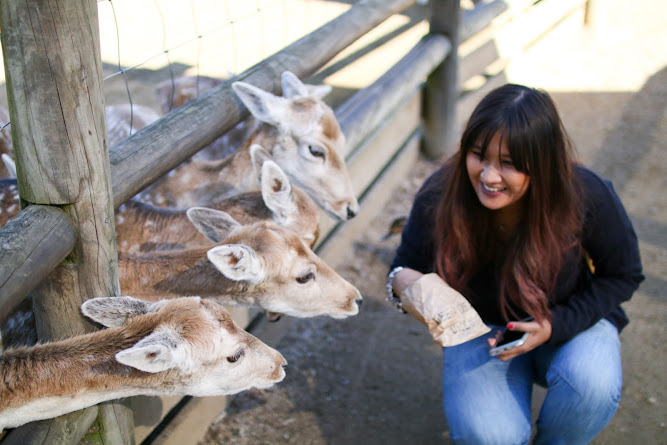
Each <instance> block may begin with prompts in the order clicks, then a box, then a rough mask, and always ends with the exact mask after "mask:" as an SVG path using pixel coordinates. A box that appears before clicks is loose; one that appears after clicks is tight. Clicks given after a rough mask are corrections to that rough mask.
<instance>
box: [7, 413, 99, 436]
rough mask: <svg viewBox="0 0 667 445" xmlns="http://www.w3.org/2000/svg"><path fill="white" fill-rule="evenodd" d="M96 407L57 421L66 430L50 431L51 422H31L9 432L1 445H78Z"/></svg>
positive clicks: (93, 416)
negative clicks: (31, 444)
mask: <svg viewBox="0 0 667 445" xmlns="http://www.w3.org/2000/svg"><path fill="white" fill-rule="evenodd" d="M97 414H98V410H97V406H91V407H88V408H86V409H82V410H81V411H76V412H74V413H69V414H66V415H64V416H61V417H60V418H59V419H61V421H63V422H65V425H66V428H60V429H58V430H52V429H51V427H52V425H51V422H49V421H46V420H43V421H41V422H32V423H29V424H27V425H25V426H23V427H21V428H16V429H13V430H11V432H10V433H9V434H7V435H6V436H5V437H4V438H2V437H1V436H0V438H2V445H26V444H29V443H34V444H43V445H59V444H65V443H72V444H75V443H79V442H80V441H81V439H83V437H84V436H85V435H86V433H87V432H88V428H89V426H90V425H91V424H92V423H93V422H94V421H95V418H96V417H97Z"/></svg>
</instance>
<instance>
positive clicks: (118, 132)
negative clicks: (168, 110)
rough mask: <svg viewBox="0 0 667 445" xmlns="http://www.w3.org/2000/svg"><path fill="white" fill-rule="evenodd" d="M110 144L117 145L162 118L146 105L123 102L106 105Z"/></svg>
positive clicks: (105, 111) (105, 115)
mask: <svg viewBox="0 0 667 445" xmlns="http://www.w3.org/2000/svg"><path fill="white" fill-rule="evenodd" d="M104 113H105V114H104V117H105V120H106V124H107V140H108V141H109V146H112V145H115V144H117V143H119V142H121V141H123V140H125V139H127V138H129V137H130V136H132V135H133V134H134V133H136V132H137V131H139V130H141V129H142V128H144V127H147V126H148V125H150V124H152V123H153V122H155V121H156V120H158V119H159V118H160V115H159V114H157V113H156V112H155V111H154V110H153V109H152V108H150V107H147V106H145V105H137V104H121V105H108V106H106V107H104Z"/></svg>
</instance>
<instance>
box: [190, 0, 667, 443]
mask: <svg viewBox="0 0 667 445" xmlns="http://www.w3.org/2000/svg"><path fill="white" fill-rule="evenodd" d="M603 7H604V8H605V9H602V8H603ZM665 17H667V7H666V6H665V5H664V4H663V3H660V2H659V1H650V0H642V1H638V2H622V1H620V0H613V1H609V2H605V3H604V6H603V4H602V3H601V2H598V10H597V11H596V15H595V16H594V21H593V23H592V25H591V26H590V27H588V28H583V29H579V30H577V31H576V32H573V33H572V34H571V35H570V36H569V37H568V38H567V39H563V38H562V36H560V37H558V38H557V39H551V40H549V39H547V40H545V41H543V42H541V43H539V44H537V45H536V46H534V47H533V48H531V49H530V50H529V51H528V52H527V53H526V54H525V55H524V56H523V57H521V58H520V59H518V60H517V61H516V62H513V64H512V65H511V66H510V67H509V69H508V70H507V75H508V80H509V81H511V82H516V83H524V84H527V85H531V86H537V87H541V88H545V89H546V90H547V91H549V92H550V93H551V94H552V95H553V97H554V98H555V100H556V102H557V105H558V107H559V110H560V112H561V115H562V117H563V120H564V122H565V125H566V127H567V128H568V130H569V132H570V135H571V136H572V138H573V140H574V142H575V144H576V146H577V147H578V149H579V152H580V155H581V159H582V160H583V161H584V162H585V163H586V164H588V165H590V166H591V167H592V168H594V169H595V170H597V171H598V172H599V173H600V174H602V175H603V176H605V177H607V178H610V179H611V180H612V181H613V182H614V185H615V188H616V190H617V191H618V193H619V195H620V196H621V198H622V199H623V202H624V204H625V206H626V209H627V210H628V213H629V214H630V216H631V218H632V221H633V223H634V226H635V229H636V231H637V233H638V236H639V239H640V242H641V252H642V259H643V263H644V270H645V274H646V281H645V282H644V283H643V284H642V285H641V287H640V289H639V291H638V292H637V293H636V294H635V295H634V297H633V299H632V300H631V301H630V302H628V303H626V304H625V305H624V308H625V309H626V311H627V313H628V314H629V316H630V319H631V323H630V325H629V326H628V327H627V328H626V329H625V330H624V331H623V332H622V335H621V342H622V351H623V369H624V386H623V396H622V400H621V404H620V408H619V410H618V413H617V414H616V416H615V417H614V419H613V420H612V421H611V423H610V424H609V426H608V427H607V428H606V429H605V430H604V431H603V432H602V434H601V435H600V436H599V437H598V438H596V439H595V441H594V443H595V444H625V443H633V444H666V443H667V439H666V438H667V433H666V428H665V421H666V418H665V417H666V410H665V372H664V370H665V369H667V363H666V360H665V354H664V351H665V321H666V314H667V311H666V307H667V306H666V305H665V296H666V295H667V201H665V199H664V195H663V193H664V190H665V189H666V187H667V179H666V178H667V176H666V175H667V142H666V141H667V125H666V123H667V121H666V118H667V116H666V114H665V104H666V103H667V68H666V66H667V54H666V52H665V47H664V45H663V44H662V43H664V42H665V41H667V26H665V25H667V23H666V22H665ZM660 42H662V43H660ZM438 162H439V161H427V160H425V159H420V160H419V162H418V164H417V166H416V169H415V171H414V174H413V175H411V177H409V178H408V179H406V180H405V182H404V183H403V184H401V186H400V187H399V188H398V189H397V190H395V191H394V192H393V193H391V199H389V196H387V205H386V206H385V211H384V212H383V213H382V214H379V215H377V217H376V218H375V219H374V221H373V223H372V224H371V226H370V227H368V229H367V230H366V231H365V232H364V233H360V234H359V238H358V241H357V243H356V245H355V248H354V250H353V251H351V252H349V254H348V255H347V257H346V258H344V259H342V261H341V265H340V266H339V267H338V271H339V273H341V274H342V275H343V276H344V277H345V278H347V279H348V280H349V281H351V282H352V283H354V284H355V285H356V286H357V287H358V288H359V289H360V291H361V292H362V294H363V295H364V297H365V302H364V306H363V308H362V311H361V312H360V314H359V315H358V316H356V317H353V318H351V319H346V320H342V321H340V320H332V319H328V318H315V319H302V320H297V321H296V322H295V323H294V324H293V325H292V327H291V328H290V330H289V331H288V333H287V335H286V336H285V337H283V338H282V339H281V341H280V342H279V343H278V344H277V345H275V346H276V347H277V348H278V349H279V350H280V351H281V352H282V354H283V355H284V356H285V358H286V359H287V360H288V362H289V365H288V367H287V377H286V379H285V380H284V381H283V382H282V383H280V384H278V385H276V386H275V387H274V388H271V389H269V390H262V391H257V390H252V391H247V392H245V393H241V394H239V395H237V396H235V397H234V398H233V399H232V400H231V402H230V404H229V406H228V408H227V409H226V411H225V412H224V413H221V415H220V417H219V419H218V421H216V422H215V423H214V424H212V425H211V427H210V429H209V431H208V433H207V435H206V437H205V439H204V440H203V441H202V442H201V443H202V444H216V443H217V444H223V443H224V444H248V445H249V444H253V445H254V444H279V443H285V444H313V445H320V444H332V445H335V444H382V445H388V444H436V443H449V439H448V437H447V424H446V421H445V418H444V414H443V410H442V407H441V381H440V378H441V376H440V368H441V350H440V349H439V348H438V347H437V346H436V345H434V344H433V342H432V341H431V339H430V337H429V336H428V333H427V331H426V329H425V328H424V327H423V326H422V325H420V324H419V323H418V322H416V321H415V320H413V319H412V318H410V317H409V316H407V315H403V314H400V313H398V312H397V311H396V310H395V309H394V308H393V307H392V306H390V305H389V304H388V303H386V302H385V301H384V279H385V275H386V273H387V270H388V263H389V262H390V261H391V259H392V257H393V251H394V249H395V248H396V246H397V245H398V242H399V239H398V237H393V238H390V239H388V240H385V241H383V240H382V236H383V235H384V234H385V232H386V231H387V228H388V225H389V222H390V221H391V220H392V219H393V218H395V217H397V216H402V215H406V214H407V213H408V212H409V210H410V205H411V201H412V198H413V196H414V193H415V192H416V190H417V188H418V187H419V185H420V184H421V182H422V181H423V179H424V178H425V177H426V176H427V175H428V174H429V173H430V172H431V171H433V170H434V169H435V168H436V167H437V165H438ZM279 323H280V322H279ZM539 402H540V400H539V392H538V393H537V396H536V401H535V405H537V404H539Z"/></svg>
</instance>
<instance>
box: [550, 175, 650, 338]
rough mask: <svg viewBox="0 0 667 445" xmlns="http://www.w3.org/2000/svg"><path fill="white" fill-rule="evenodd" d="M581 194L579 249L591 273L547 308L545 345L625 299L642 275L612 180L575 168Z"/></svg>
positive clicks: (577, 329)
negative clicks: (549, 328)
mask: <svg viewBox="0 0 667 445" xmlns="http://www.w3.org/2000/svg"><path fill="white" fill-rule="evenodd" d="M578 172H579V174H580V178H581V179H582V186H583V187H584V194H585V196H586V201H585V209H586V213H585V216H584V218H585V219H584V228H583V229H584V230H583V237H582V247H583V248H584V249H585V251H586V252H587V253H588V255H589V256H590V258H591V259H592V261H593V266H594V269H595V270H594V272H593V274H592V276H591V278H590V279H589V280H587V282H586V285H585V286H582V287H579V288H578V290H577V291H576V293H575V294H574V295H572V296H571V297H570V298H569V299H568V300H567V302H566V303H564V304H559V305H556V306H555V307H553V308H552V334H551V339H550V340H549V342H550V343H553V344H559V343H562V342H565V341H567V340H569V339H571V338H572V337H574V336H575V335H577V334H578V333H579V332H582V331H584V330H586V329H588V328H589V327H591V326H593V325H594V324H595V323H597V322H598V321H599V320H601V319H602V318H604V317H605V316H607V315H608V314H610V313H611V312H612V311H614V310H616V309H618V308H619V307H620V304H621V303H622V302H624V301H628V300H629V299H630V298H631V297H632V294H633V293H634V292H635V290H637V288H638V287H639V283H641V282H642V281H643V279H644V275H643V274H642V264H641V259H640V255H639V243H638V240H637V235H636V234H635V231H634V228H633V227H632V222H631V221H630V218H629V217H628V215H627V213H626V211H625V208H624V207H623V204H622V203H621V200H620V198H619V197H618V195H617V194H616V192H615V191H614V188H613V186H612V184H611V182H609V181H606V180H604V179H602V178H601V177H599V176H598V175H596V174H595V173H593V172H592V171H590V170H587V169H583V168H579V169H578Z"/></svg>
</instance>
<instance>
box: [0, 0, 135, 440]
mask: <svg viewBox="0 0 667 445" xmlns="http://www.w3.org/2000/svg"><path fill="white" fill-rule="evenodd" d="M0 26H1V28H2V45H3V54H4V58H5V60H4V61H5V71H6V72H7V96H8V103H9V111H10V117H11V122H12V126H11V131H12V141H13V144H14V155H15V159H16V166H17V180H18V185H19V194H20V196H21V198H22V200H24V201H27V202H29V203H35V204H49V205H59V206H62V210H64V211H65V213H66V214H67V215H68V216H69V218H70V220H71V221H72V222H73V223H74V226H75V227H76V231H77V233H78V237H77V241H76V244H75V247H74V250H73V251H72V254H71V255H70V256H69V257H68V258H67V260H66V261H67V264H65V265H61V266H59V267H57V268H56V269H55V270H54V272H52V273H51V274H49V275H48V276H47V277H46V278H45V279H44V280H43V281H42V282H41V283H39V285H38V286H37V287H35V289H33V291H32V296H33V305H34V310H35V321H36V326H37V335H38V337H39V339H40V340H42V341H48V340H53V339H61V338H66V337H72V336H74V335H77V334H82V333H85V332H90V331H92V330H94V329H97V328H96V327H95V325H94V324H93V323H92V322H91V321H90V320H87V319H85V318H84V317H83V316H82V315H81V312H80V306H81V303H83V302H84V301H85V300H87V299H89V298H92V297H97V296H113V295H118V291H119V289H118V287H119V286H118V265H117V261H118V255H117V252H116V241H115V228H114V209H113V200H112V195H111V177H110V172H109V158H108V150H107V146H106V125H105V117H104V97H103V94H102V62H101V59H100V42H99V26H98V23H97V2H96V0H60V1H51V2H47V3H45V2H43V1H41V0H26V1H7V2H0ZM82 42H85V43H86V44H85V45H82V44H81V43H82ZM98 412H99V419H100V420H99V423H100V424H101V428H99V432H98V436H99V438H100V439H101V440H103V441H105V442H108V443H115V444H122V443H130V442H132V439H133V431H132V429H133V425H132V412H131V411H130V410H129V409H127V408H126V407H124V406H123V405H122V403H117V404H114V403H109V404H105V405H104V407H103V409H98ZM42 422H44V424H48V425H49V428H48V435H47V437H46V438H38V437H37V436H35V438H34V440H35V441H39V442H47V443H48V442H51V441H53V442H58V443H63V442H62V441H61V438H67V439H68V440H70V439H71V438H72V436H69V435H68V434H67V431H68V430H71V429H72V425H71V424H70V423H69V421H68V418H67V417H61V418H57V419H49V420H44V421H42ZM87 427H88V425H77V428H83V429H85V428H87ZM26 428H28V429H29V428H30V427H29V426H27V427H26ZM31 441H32V440H29V441H28V443H30V442H31ZM64 443H68V442H64Z"/></svg>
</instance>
